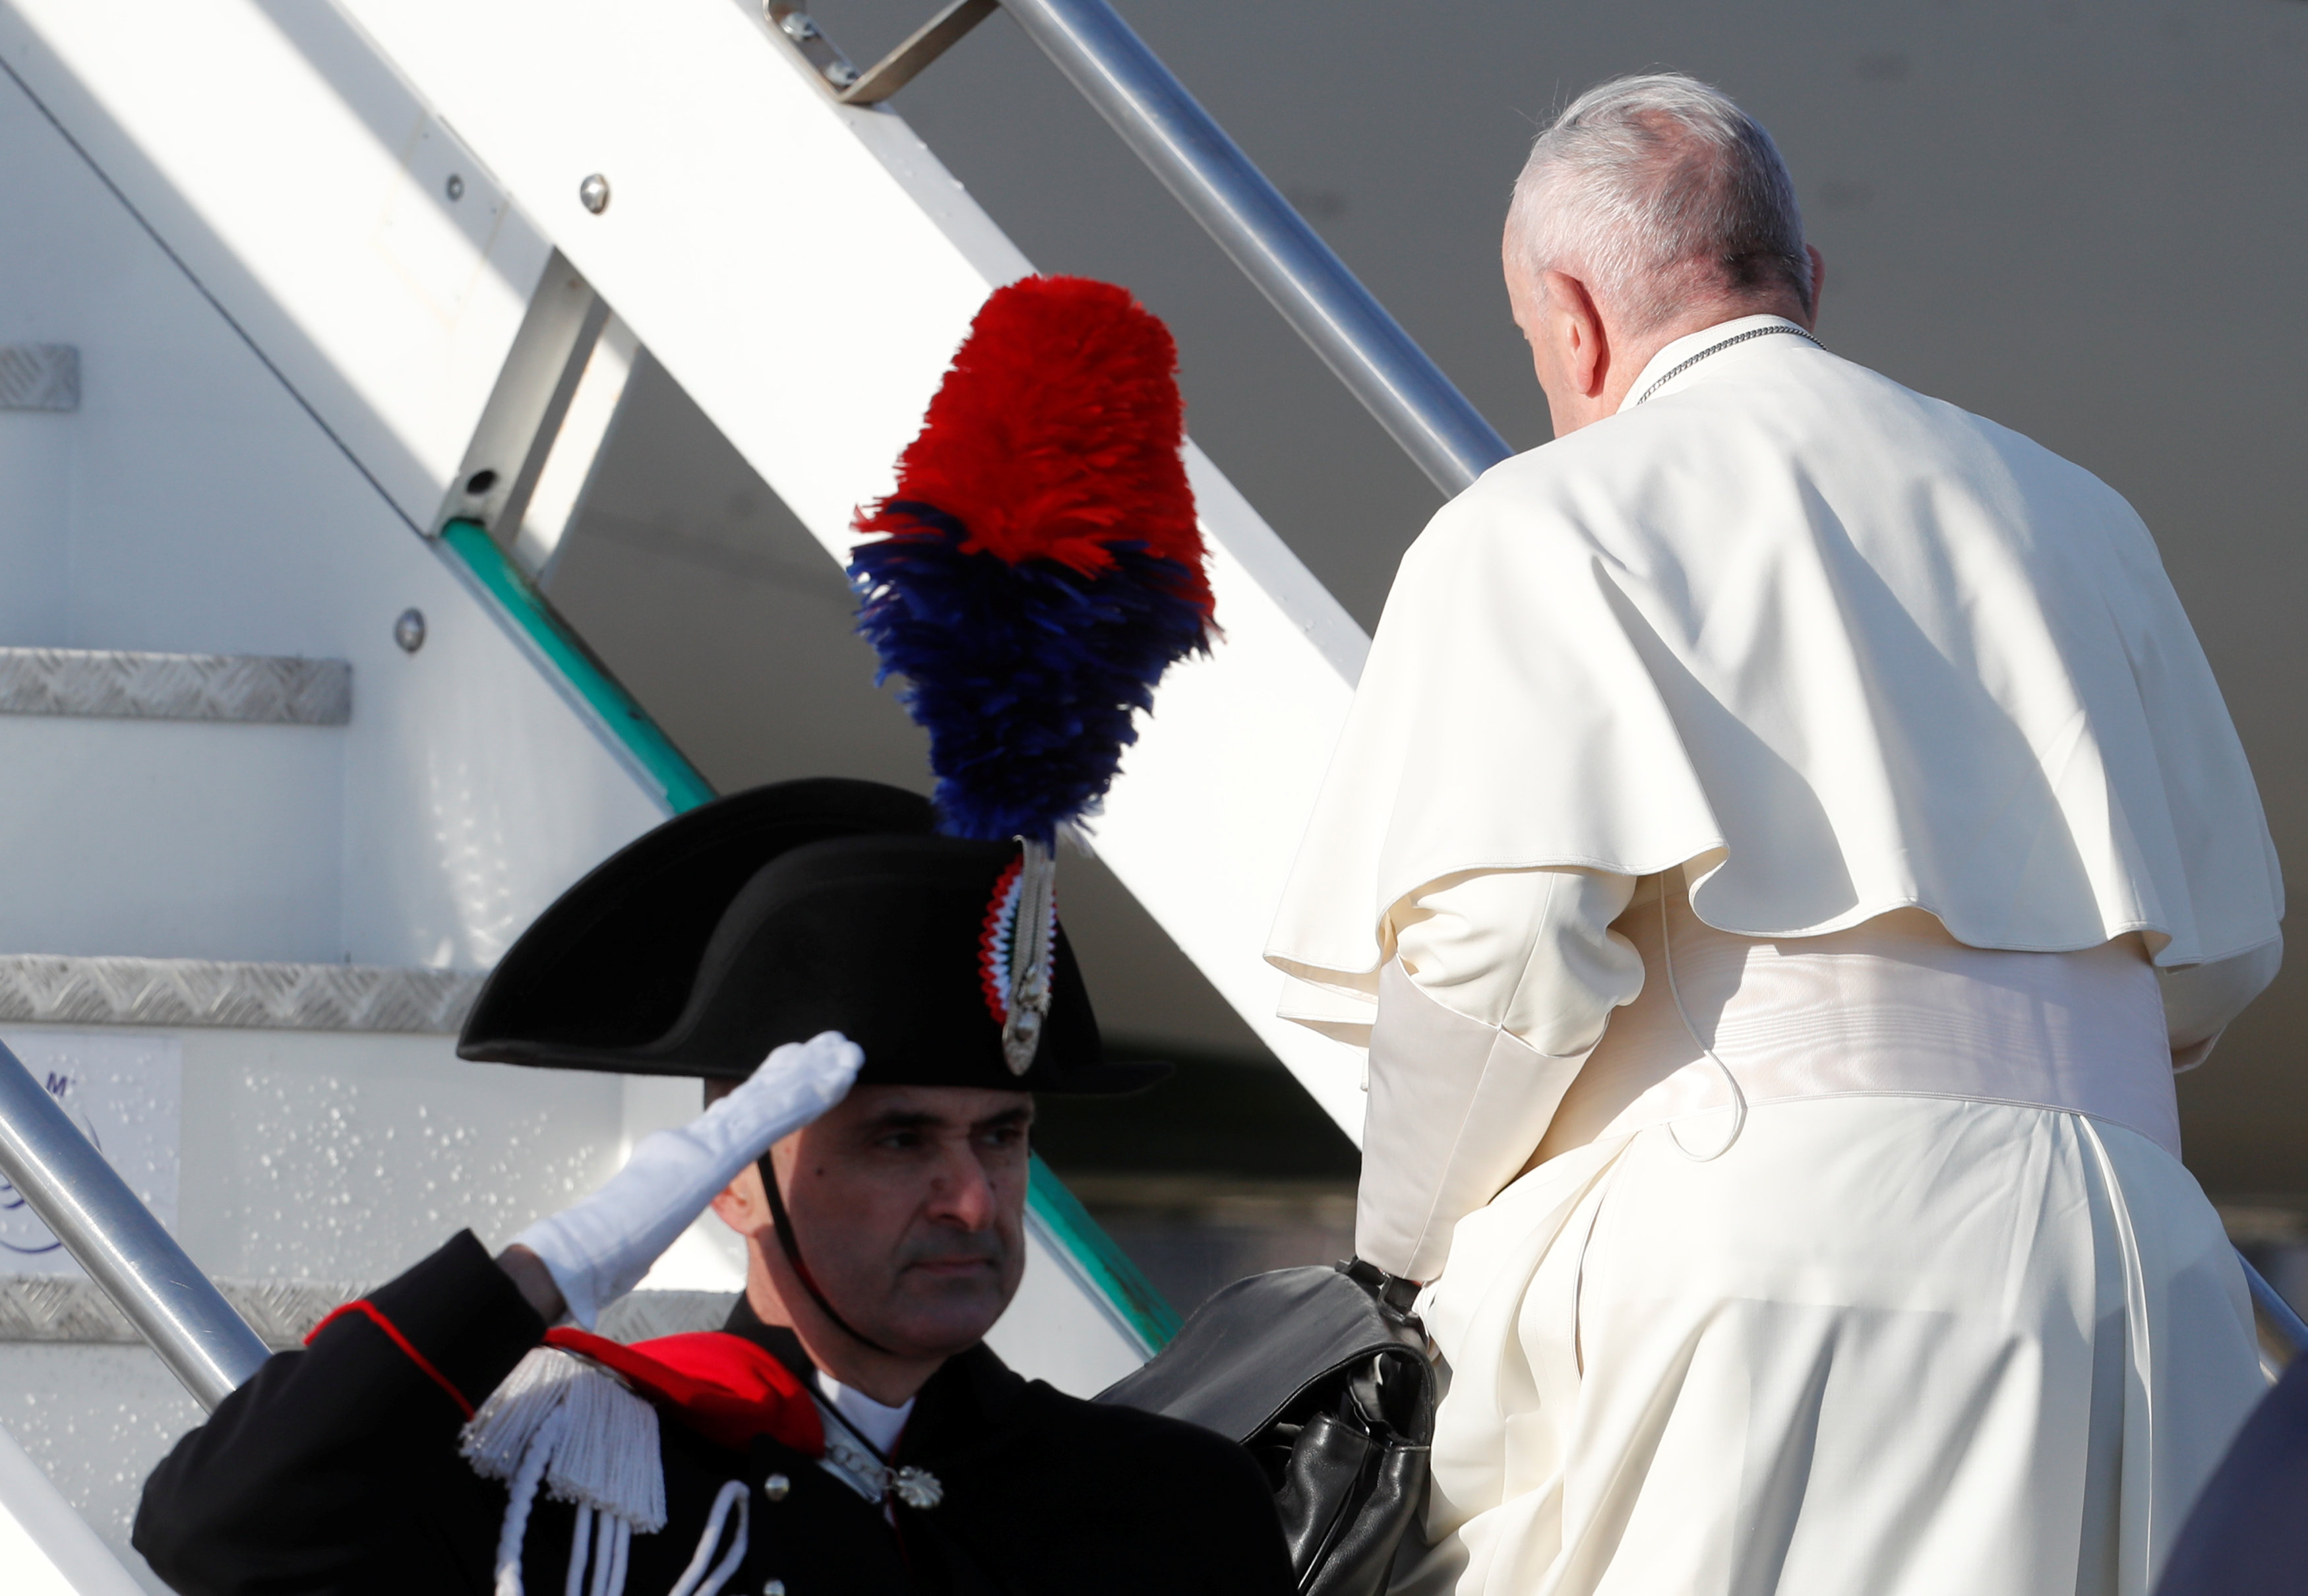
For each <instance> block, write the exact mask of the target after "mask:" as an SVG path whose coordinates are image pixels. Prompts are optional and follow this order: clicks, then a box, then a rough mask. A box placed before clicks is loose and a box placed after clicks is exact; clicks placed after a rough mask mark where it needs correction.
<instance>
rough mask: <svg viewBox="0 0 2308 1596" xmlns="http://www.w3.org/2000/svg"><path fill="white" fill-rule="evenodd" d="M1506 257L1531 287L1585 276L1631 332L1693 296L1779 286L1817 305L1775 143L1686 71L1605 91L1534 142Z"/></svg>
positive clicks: (1511, 215) (1626, 80) (1627, 81)
mask: <svg viewBox="0 0 2308 1596" xmlns="http://www.w3.org/2000/svg"><path fill="white" fill-rule="evenodd" d="M1507 253H1508V255H1509V257H1510V259H1511V260H1512V261H1514V262H1515V263H1516V264H1518V265H1519V266H1520V268H1521V269H1522V270H1523V271H1524V272H1528V273H1529V274H1530V276H1531V277H1532V279H1533V280H1536V279H1537V275H1538V273H1539V272H1545V271H1558V272H1568V273H1569V274H1570V275H1572V276H1573V277H1576V278H1578V279H1579V280H1580V281H1582V282H1584V283H1585V284H1586V285H1587V287H1588V289H1589V291H1590V292H1592V293H1593V294H1594V295H1595V297H1596V298H1597V299H1598V301H1600V302H1601V303H1602V304H1603V305H1604V306H1606V307H1607V309H1608V310H1609V311H1610V312H1611V314H1612V315H1613V316H1614V318H1615V320H1618V321H1620V322H1622V323H1623V324H1625V326H1626V327H1627V329H1628V330H1629V331H1630V332H1634V333H1641V332H1648V331H1649V330H1650V329H1651V328H1653V327H1656V326H1658V324H1661V323H1662V322H1665V321H1666V319H1667V318H1668V317H1669V316H1671V315H1674V314H1675V310H1676V308H1677V307H1678V306H1682V305H1684V304H1686V303H1688V302H1690V301H1692V300H1693V299H1709V298H1737V297H1739V296H1741V295H1742V294H1743V293H1747V292H1752V291H1754V290H1758V289H1766V288H1769V287H1773V286H1776V287H1778V288H1781V289H1792V290H1793V291H1794V293H1795V295H1796V298H1797V299H1798V300H1800V301H1801V302H1802V304H1803V306H1804V309H1805V310H1806V311H1808V310H1809V309H1810V308H1811V304H1812V278H1811V258H1810V256H1809V255H1807V254H1804V229H1803V211H1801V210H1800V209H1799V208H1798V207H1797V205H1796V189H1795V182H1794V179H1792V178H1791V177H1788V176H1787V163H1786V162H1785V161H1784V160H1780V159H1779V151H1778V145H1776V144H1774V143H1772V142H1771V135H1770V134H1768V133H1766V132H1764V131H1763V125H1762V124H1761V123H1760V122H1758V121H1756V120H1755V119H1754V118H1753V116H1749V115H1747V113H1746V112H1744V111H1743V110H1741V109H1740V108H1738V107H1737V106H1736V105H1734V104H1733V103H1732V102H1731V99H1730V98H1729V97H1728V96H1727V95H1725V94H1724V93H1722V92H1721V91H1718V90H1715V89H1710V88H1709V87H1708V86H1707V85H1706V84H1705V83H1702V82H1699V81H1698V80H1697V79H1696V78H1690V77H1685V76H1684V75H1683V74H1682V73H1642V74H1640V75H1636V76H1632V77H1623V78H1614V79H1612V80H1611V81H1610V82H1607V83H1598V84H1597V85H1596V86H1595V87H1594V88H1592V89H1589V90H1588V91H1587V92H1586V93H1584V94H1582V95H1580V97H1579V98H1578V99H1574V100H1572V102H1571V104H1570V105H1569V106H1568V107H1567V108H1565V109H1564V110H1563V114H1562V115H1561V116H1557V117H1556V118H1555V119H1554V125H1553V126H1551V127H1549V128H1547V130H1546V132H1544V133H1542V134H1539V135H1538V138H1537V142H1535V143H1533V144H1532V146H1531V151H1530V159H1529V160H1528V161H1527V162H1525V163H1524V165H1523V168H1522V176H1521V177H1518V178H1516V179H1515V188H1514V203H1512V204H1511V205H1510V206H1509V207H1508V209H1507Z"/></svg>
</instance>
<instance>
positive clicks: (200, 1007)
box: [0, 953, 487, 1034]
mask: <svg viewBox="0 0 2308 1596" xmlns="http://www.w3.org/2000/svg"><path fill="white" fill-rule="evenodd" d="M484 979H487V977H486V975H485V974H484V973H482V972H479V971H462V970H412V969H403V968H398V967H393V966H388V965H376V964H289V963H259V962H238V961H228V960H216V959H136V958H120V957H90V956H81V955H73V954H64V953H0V1022H17V1023H21V1024H39V1025H178V1026H213V1027H219V1028H222V1029H226V1030H235V1031H428V1032H435V1033H442V1034H448V1033H453V1032H455V1031H457V1030H458V1029H459V1028H460V1027H461V1026H462V1025H463V1023H464V1021H465V1014H466V1013H467V1011H469V1009H470V1008H471V1007H472V1005H473V999H474V997H475V996H477V995H478V993H479V991H480V988H481V982H482V981H483V980H484Z"/></svg>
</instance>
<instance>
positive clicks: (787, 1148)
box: [713, 1085, 1034, 1402]
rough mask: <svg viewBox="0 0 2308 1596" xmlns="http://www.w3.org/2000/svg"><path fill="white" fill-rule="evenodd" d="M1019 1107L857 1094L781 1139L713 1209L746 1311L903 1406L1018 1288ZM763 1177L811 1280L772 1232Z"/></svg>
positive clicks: (1022, 1251)
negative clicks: (742, 1258)
mask: <svg viewBox="0 0 2308 1596" xmlns="http://www.w3.org/2000/svg"><path fill="white" fill-rule="evenodd" d="M1033 1102H1034V1100H1033V1099H1032V1097H1031V1096H1030V1095H1029V1094H1028V1093H1026V1092H1022V1091H986V1090H981V1089H978V1088H974V1087H959V1086H874V1085H863V1086H859V1087H857V1088H856V1089H854V1090H853V1091H851V1092H850V1093H849V1095H848V1097H847V1098H846V1099H844V1100H842V1101H841V1102H840V1104H838V1105H837V1106H836V1107H835V1108H833V1109H831V1110H830V1111H828V1112H827V1113H826V1115H825V1116H824V1117H822V1118H821V1119H819V1120H818V1121H817V1122H816V1123H815V1124H814V1125H812V1126H809V1127H808V1128H807V1129H805V1130H803V1131H800V1132H798V1133H797V1134H794V1135H791V1136H788V1137H787V1138H786V1139H785V1140H784V1141H782V1142H780V1143H778V1144H777V1146H776V1147H774V1148H772V1149H771V1152H770V1156H769V1157H768V1158H766V1159H764V1160H762V1163H761V1165H759V1166H757V1167H755V1168H754V1169H747V1170H745V1172H744V1173H743V1174H741V1175H740V1176H739V1177H738V1178H737V1179H736V1181H734V1182H732V1183H731V1185H730V1186H729V1188H728V1190H727V1191H725V1192H723V1193H722V1194H721V1195H720V1196H719V1197H717V1198H716V1199H714V1204H713V1206H714V1210H715V1212H718V1213H719V1215H720V1216H721V1218H722V1220H723V1221H725V1222H726V1223H728V1225H729V1226H730V1227H731V1228H732V1229H736V1230H737V1231H738V1232H739V1233H740V1234H742V1235H744V1236H745V1238H746V1240H747V1252H748V1261H747V1270H746V1291H747V1295H748V1297H749V1298H751V1300H752V1302H753V1305H754V1311H755V1312H756V1313H758V1314H760V1315H761V1316H762V1317H763V1318H764V1319H766V1320H769V1321H771V1322H773V1323H779V1322H782V1323H786V1324H791V1325H792V1326H793V1328H794V1329H795V1331H796V1332H797V1333H798V1334H799V1335H800V1336H801V1338H802V1341H803V1342H804V1344H805V1346H806V1347H807V1348H808V1349H809V1350H810V1353H811V1356H812V1357H813V1358H814V1359H816V1361H817V1362H818V1363H819V1364H820V1366H821V1367H825V1368H826V1369H827V1370H828V1371H829V1372H830V1373H831V1374H833V1375H834V1376H836V1377H837V1378H840V1379H841V1380H842V1381H843V1382H844V1383H845V1384H848V1385H856V1386H857V1387H858V1388H859V1389H861V1390H863V1391H865V1392H866V1393H867V1394H868V1395H870V1396H874V1397H875V1398H877V1399H878V1400H880V1401H883V1402H902V1401H904V1400H905V1399H906V1398H907V1397H909V1396H911V1395H912V1394H913V1392H914V1391H915V1390H916V1389H917V1388H918V1387H919V1385H920V1384H921V1382H922V1381H923V1380H926V1378H928V1376H929V1375H930V1374H931V1373H933V1372H934V1371H935V1369H936V1367H937V1366H938V1365H939V1364H940V1363H941V1362H943V1360H944V1359H947V1358H949V1357H952V1355H953V1354H955V1353H957V1352H960V1351H962V1350H966V1349H968V1348H969V1347H970V1346H972V1345H974V1344H976V1343H977V1341H978V1340H980V1339H981V1338H982V1337H983V1336H984V1335H985V1334H986V1332H987V1331H988V1330H989V1329H991V1328H992V1327H993V1325H994V1322H995V1320H996V1319H998V1318H1000V1317H1001V1316H1002V1312H1003V1309H1004V1308H1006V1307H1009V1305H1010V1299H1011V1298H1012V1297H1014V1296H1015V1295H1016V1294H1017V1291H1018V1282H1019V1281H1020V1279H1021V1276H1022V1275H1023V1273H1024V1271H1025V1263H1026V1244H1025V1228H1024V1227H1025V1206H1026V1188H1027V1179H1028V1161H1029V1160H1028V1153H1027V1133H1028V1129H1029V1126H1030V1124H1031V1122H1032V1119H1033ZM772 1175H774V1177H775V1178H776V1180H777V1182H778V1187H779V1192H780V1193H781V1195H782V1197H783V1200H784V1203H785V1206H786V1210H787V1213H788V1217H789V1219H790V1221H791V1227H792V1234H793V1238H794V1241H795V1250H796V1251H797V1252H798V1253H799V1255H800V1263H801V1264H802V1265H803V1266H805V1267H806V1269H807V1270H808V1272H809V1275H810V1282H809V1283H805V1281H803V1280H802V1278H801V1275H800V1272H799V1270H797V1267H796V1264H795V1261H794V1260H793V1258H791V1257H789V1256H788V1254H787V1251H786V1248H785V1247H784V1245H783V1244H782V1243H781V1241H780V1240H779V1237H778V1234H777V1227H776V1221H775V1216H774V1214H773V1212H772V1211H771V1206H770V1203H769V1191H768V1188H767V1186H765V1185H764V1181H765V1180H766V1179H767V1178H770V1177H771V1176H772ZM810 1283H814V1285H815V1287H816V1292H815V1293H813V1292H812V1291H811V1290H810V1289H809V1284H810ZM821 1296H822V1298H823V1299H824V1300H823V1302H822V1303H821V1302H820V1301H819V1300H818V1298H819V1297H821ZM829 1306H830V1307H831V1309H832V1313H831V1314H829V1313H828V1312H827V1311H826V1308H827V1307H829ZM836 1316H838V1317H839V1319H840V1324H836V1323H835V1322H834V1320H835V1317H836ZM844 1325H846V1326H848V1329H847V1330H845V1329H843V1328H842V1326H844Z"/></svg>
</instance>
